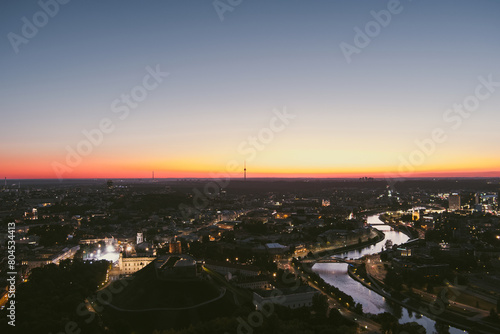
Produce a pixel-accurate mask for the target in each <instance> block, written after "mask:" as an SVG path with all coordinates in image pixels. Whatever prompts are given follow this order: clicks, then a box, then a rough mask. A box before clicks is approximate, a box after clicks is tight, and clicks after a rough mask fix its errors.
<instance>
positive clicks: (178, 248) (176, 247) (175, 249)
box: [168, 241, 182, 254]
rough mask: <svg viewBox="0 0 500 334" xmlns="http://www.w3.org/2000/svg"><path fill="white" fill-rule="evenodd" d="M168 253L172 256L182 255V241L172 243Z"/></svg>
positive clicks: (169, 245)
mask: <svg viewBox="0 0 500 334" xmlns="http://www.w3.org/2000/svg"><path fill="white" fill-rule="evenodd" d="M168 251H169V253H170V254H181V253H182V245H181V242H180V241H172V242H170V243H169V244H168Z"/></svg>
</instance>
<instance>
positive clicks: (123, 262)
mask: <svg viewBox="0 0 500 334" xmlns="http://www.w3.org/2000/svg"><path fill="white" fill-rule="evenodd" d="M154 259H156V256H155V257H153V256H147V257H146V256H144V257H142V256H141V257H139V256H125V257H124V256H123V254H122V253H120V257H119V259H118V267H119V268H120V274H121V275H125V276H127V275H132V274H133V273H135V272H137V271H139V270H141V269H142V268H144V267H145V266H147V265H148V264H150V263H151V262H152V261H153V260H154Z"/></svg>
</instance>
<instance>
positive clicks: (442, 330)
mask: <svg viewBox="0 0 500 334" xmlns="http://www.w3.org/2000/svg"><path fill="white" fill-rule="evenodd" d="M434 329H435V330H436V333H437V334H450V326H448V325H447V324H445V323H444V322H441V321H439V320H437V321H436V324H435V325H434Z"/></svg>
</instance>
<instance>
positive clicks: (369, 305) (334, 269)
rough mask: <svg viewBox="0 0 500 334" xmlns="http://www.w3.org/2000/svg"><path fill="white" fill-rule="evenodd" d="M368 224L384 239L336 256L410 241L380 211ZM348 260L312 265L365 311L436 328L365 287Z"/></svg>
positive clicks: (452, 330) (366, 252)
mask: <svg viewBox="0 0 500 334" xmlns="http://www.w3.org/2000/svg"><path fill="white" fill-rule="evenodd" d="M367 222H368V224H370V225H372V226H373V227H374V228H376V229H378V230H380V231H382V232H384V234H385V239H384V240H383V241H381V242H379V243H377V244H375V245H372V246H368V247H365V248H363V249H360V250H354V251H349V252H346V253H342V254H337V255H334V256H335V257H341V258H343V257H347V258H352V259H357V258H360V257H362V256H364V255H370V254H375V253H379V252H381V251H382V249H383V248H384V247H385V243H386V242H387V240H391V241H392V243H393V244H394V245H396V244H398V245H399V244H402V243H405V242H406V241H408V239H409V238H408V236H407V235H405V234H404V233H401V232H398V231H392V230H391V227H390V226H388V225H385V224H384V223H383V222H382V221H381V220H380V219H379V218H378V215H373V216H369V217H368V218H367ZM347 266H348V265H347V264H346V263H316V264H315V265H314V266H313V268H312V269H313V271H315V272H316V273H318V274H319V275H320V276H321V278H323V279H324V280H325V282H327V283H329V284H331V285H333V286H335V287H337V288H339V289H340V290H342V291H344V292H345V293H347V294H349V295H351V296H352V298H353V299H354V301H355V302H357V303H361V305H363V311H364V312H366V313H373V314H379V313H383V312H390V313H392V314H393V315H395V316H396V317H398V318H399V322H400V323H406V322H412V321H415V322H417V323H419V324H421V325H422V326H424V327H425V329H426V331H427V333H428V334H430V333H434V332H435V328H434V326H435V322H434V320H432V319H429V318H427V317H425V316H420V314H416V313H415V312H412V311H409V310H407V309H406V308H404V307H403V308H401V307H399V306H391V305H389V304H388V303H387V302H386V300H385V298H384V297H382V296H380V295H379V294H377V293H376V292H373V291H372V290H370V289H368V288H366V287H364V286H363V285H362V284H361V283H359V282H357V281H355V280H354V279H352V278H351V277H350V276H349V275H348V274H347ZM450 333H452V334H459V333H461V334H463V333H464V331H463V330H460V329H457V328H454V327H450Z"/></svg>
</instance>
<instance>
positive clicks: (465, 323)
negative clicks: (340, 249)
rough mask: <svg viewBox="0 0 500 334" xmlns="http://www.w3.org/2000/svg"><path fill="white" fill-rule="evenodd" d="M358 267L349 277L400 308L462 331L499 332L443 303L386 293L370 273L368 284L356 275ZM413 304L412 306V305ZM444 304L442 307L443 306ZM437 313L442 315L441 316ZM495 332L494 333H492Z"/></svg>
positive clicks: (348, 271) (381, 284) (353, 269)
mask: <svg viewBox="0 0 500 334" xmlns="http://www.w3.org/2000/svg"><path fill="white" fill-rule="evenodd" d="M356 269H357V267H354V266H349V267H348V269H347V273H348V275H349V277H351V278H352V279H354V280H355V281H357V282H358V283H360V284H362V285H363V286H364V287H366V288H367V289H370V290H372V291H374V292H375V293H377V294H379V295H380V296H382V297H384V298H385V299H387V300H389V301H391V302H394V303H396V304H398V305H399V306H402V307H404V308H406V309H409V310H411V311H413V312H416V313H418V314H422V315H424V316H426V317H428V318H429V319H432V320H434V321H441V322H443V323H446V324H448V325H450V326H453V327H456V328H459V329H462V330H467V331H474V332H476V333H485V334H487V333H495V332H497V333H498V332H499V331H498V330H496V331H495V329H496V328H493V327H491V326H489V325H488V324H485V323H483V322H479V321H472V320H469V319H466V318H465V317H464V316H463V315H461V314H457V313H455V312H453V311H450V310H446V309H445V308H444V307H445V306H444V304H442V302H441V303H440V302H436V303H427V302H424V301H422V300H419V299H415V298H414V297H412V296H407V295H401V296H402V297H401V298H396V297H394V296H393V295H391V294H390V293H389V292H386V289H385V286H384V285H383V283H382V282H380V281H377V280H375V279H374V278H373V277H371V276H370V275H369V274H368V273H367V274H366V275H367V278H368V282H367V281H366V279H364V278H363V277H360V276H359V275H358V274H356V273H355V271H356ZM410 302H411V304H410ZM441 304H442V305H441ZM437 313H440V314H439V315H438V314H437ZM492 330H493V331H492Z"/></svg>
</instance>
